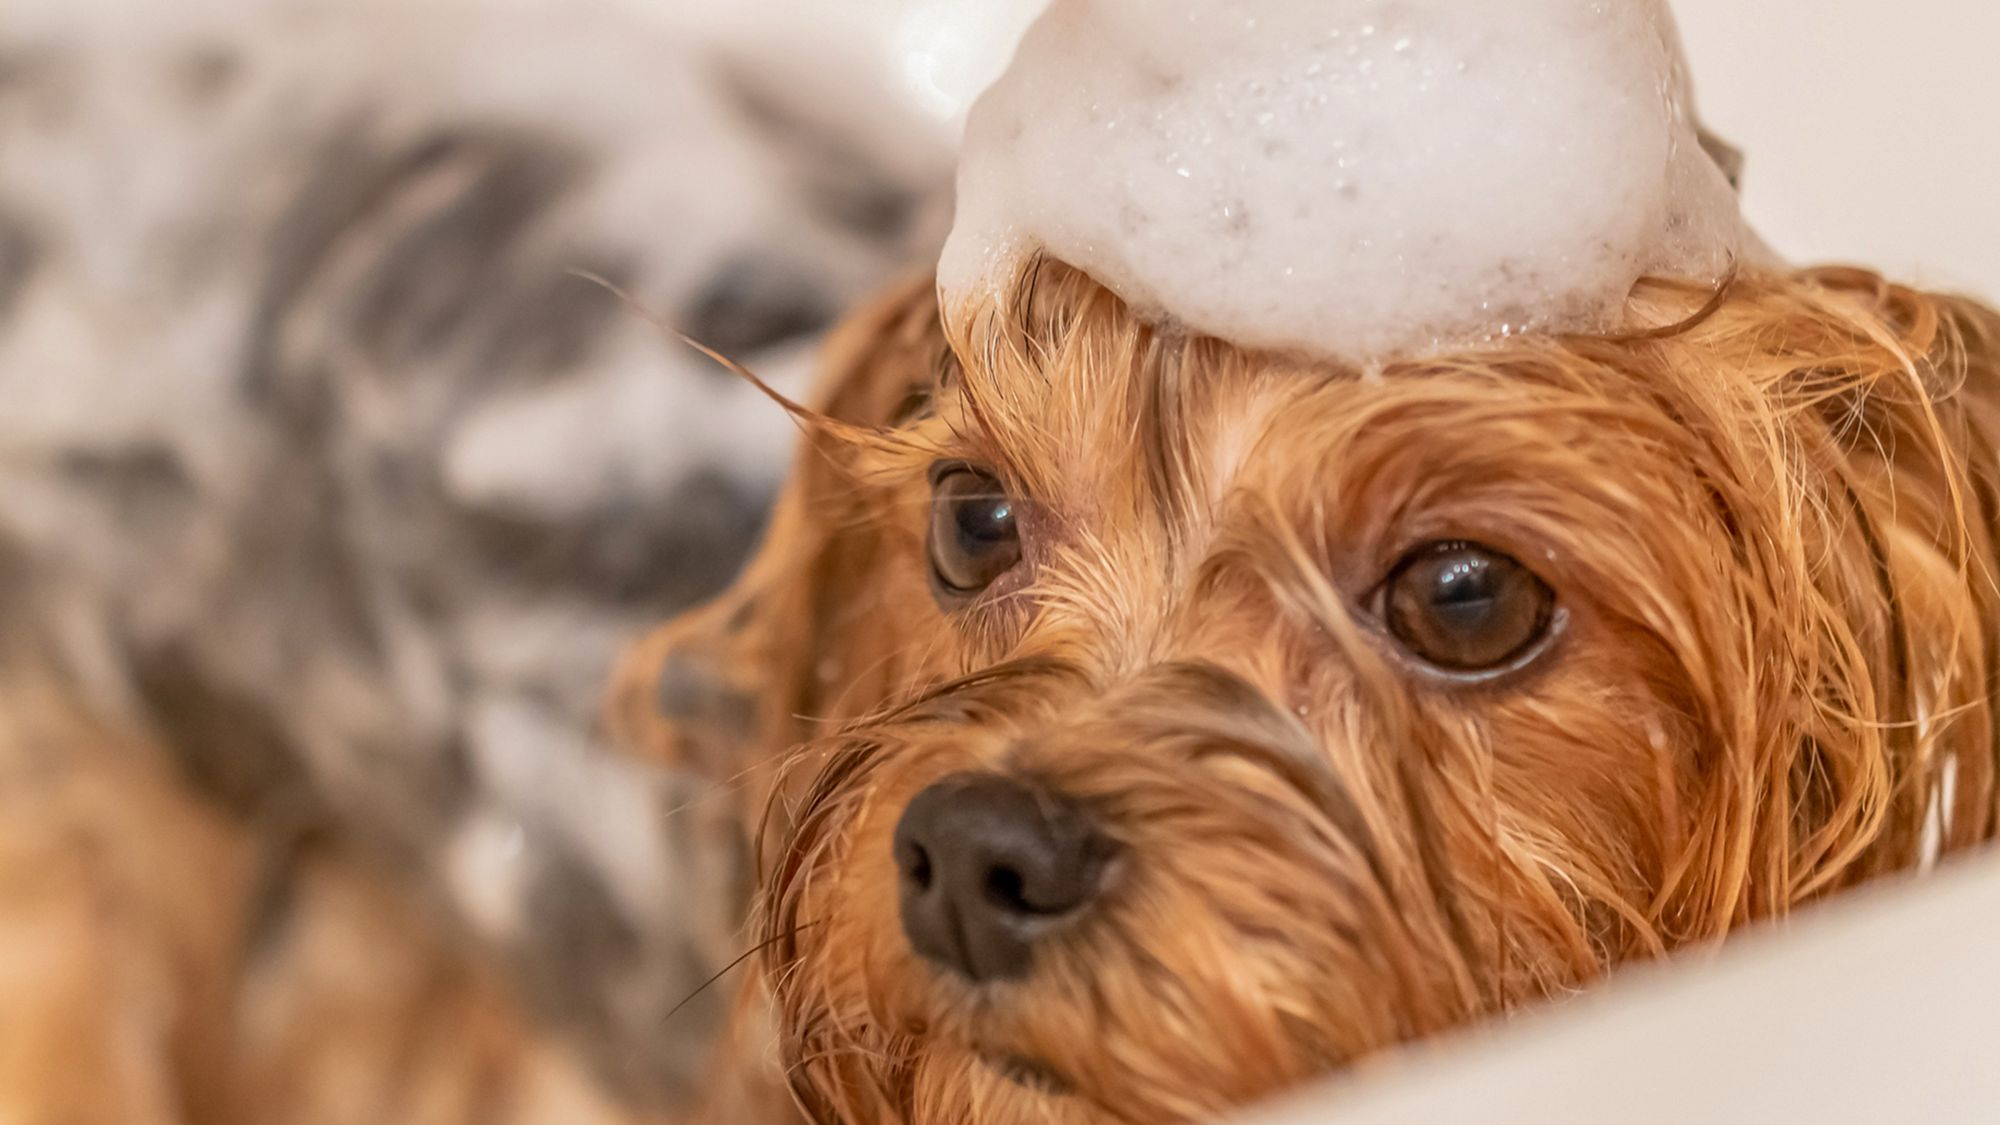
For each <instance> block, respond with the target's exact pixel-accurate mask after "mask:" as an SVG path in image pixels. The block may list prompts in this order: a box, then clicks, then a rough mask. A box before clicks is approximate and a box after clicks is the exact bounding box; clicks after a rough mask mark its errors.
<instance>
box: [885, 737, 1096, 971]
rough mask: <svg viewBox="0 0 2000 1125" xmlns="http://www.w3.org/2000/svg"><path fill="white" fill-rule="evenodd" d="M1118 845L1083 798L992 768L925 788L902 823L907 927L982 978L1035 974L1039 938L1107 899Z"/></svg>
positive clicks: (899, 850) (899, 838) (899, 863)
mask: <svg viewBox="0 0 2000 1125" xmlns="http://www.w3.org/2000/svg"><path fill="white" fill-rule="evenodd" d="M1111 854H1112V845H1111V842H1110V841H1109V840H1108V839H1106V838H1105V837H1104V836H1103V835H1102V834H1101V833H1099V832H1098V830H1097V826H1096V824H1095V823H1094V821H1093V818H1092V817H1091V815H1090V813H1089V812H1088V811H1087V810H1085V809H1084V808H1083V807H1082V806H1081V805H1079V804H1077V803H1076V802H1074V801H1071V800H1068V799H1066V798H1063V797H1059V796H1057V795H1055V794H1053V793H1048V792H1045V791H1042V790H1039V789H1034V788H1031V787H1029V786H1028V785H1026V784H1023V783H1021V782H1018V781H1012V780H1009V779H1007V778H1004V777H998V776H995V775H992V774H955V775H953V776H951V777H947V778H945V779H944V780H943V781H940V782H938V783H936V784H935V785H932V786H931V787H930V788H928V789H926V790H924V791H923V792H921V793H919V794H917V796H916V799H915V800H913V801H911V802H910V806H909V808H907V809H904V810H903V819H902V820H901V821H899V822H898V823H897V825H896V867H897V869H898V870H899V871H900V872H901V873H902V900H903V932H904V933H905V934H907V935H909V939H910V944H911V945H912V946H913V947H915V948H916V951H917V952H918V953H920V954H922V955H923V956H925V957H927V958H929V959H930V960H931V961H933V962H935V963H936V964H938V965H941V966H943V967H945V968H947V969H951V970H952V971H954V972H957V973H961V974H963V975H964V976H966V977H968V978H970V979H972V980H974V981H989V980H1004V979H1007V978H1010V977H1018V976H1021V975H1023V974H1025V973H1026V972H1027V971H1028V964H1029V962H1030V960H1031V959H1032V955H1033V953H1034V946H1035V943H1036V942H1037V941H1039V940H1041V939H1042V938H1044V937H1047V936H1048V935H1049V934H1051V933H1053V932H1054V931H1056V930H1058V929H1060V928H1061V927H1062V926H1063V925H1065V924H1066V923H1068V922H1070V921H1073V920H1074V919H1075V918H1076V917H1077V916H1079V915H1080V914H1082V913H1083V912H1084V910H1085V909H1086V908H1087V907H1088V906H1089V905H1090V903H1091V901H1092V900H1094V899H1095V898H1096V897H1097V893H1098V890H1099V888H1100V885H1101V884H1102V883H1103V881H1104V868H1105V865H1106V864H1107V863H1108V862H1109V861H1110V859H1111Z"/></svg>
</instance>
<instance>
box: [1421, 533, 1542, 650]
mask: <svg viewBox="0 0 2000 1125" xmlns="http://www.w3.org/2000/svg"><path fill="white" fill-rule="evenodd" d="M1555 603H1556V596H1555V592H1554V591H1553V590H1550V589H1549V587H1548V585H1547V583H1544V582H1543V581H1542V580H1541V579H1539V578H1537V577H1535V576H1534V574H1533V573H1531V572H1530V571H1529V570H1528V568H1527V567H1524V566H1522V565H1521V564H1520V563H1518V562H1515V561H1514V560H1513V559H1512V558H1509V557H1508V556H1506V555H1503V554H1501V553H1500V552H1498V551H1495V550H1492V549H1490V548H1487V547H1482V546H1480V545H1479V544H1477V543H1456V542H1446V543H1429V544H1426V545H1424V546H1422V547H1419V548H1417V549H1416V550H1414V551H1412V552H1410V553H1409V554H1408V555H1406V556H1404V558H1403V561H1402V562H1400V563H1398V564H1396V569H1395V570H1394V571H1393V572H1392V573H1391V574H1390V575H1389V581H1388V583H1387V584H1386V587H1385V589H1384V594H1383V601H1382V620H1383V623H1384V624H1386V625H1387V626H1388V627H1389V632H1390V633H1391V634H1393V635H1394V636H1395V638H1396V639H1397V640H1398V641H1400V642H1402V645H1403V647H1404V648H1406V649H1408V650H1409V651H1410V652H1411V653H1412V654H1414V655H1415V656H1416V657H1417V658H1419V659H1421V660H1423V661H1424V662H1426V663H1428V664H1432V665H1435V666H1437V667H1438V668H1441V669H1444V670H1445V671H1448V672H1484V671H1490V670H1493V669H1496V668H1501V667H1504V666H1506V665H1509V664H1512V663H1514V662H1516V661H1517V660H1519V659H1520V658H1522V657H1523V656H1526V655H1528V654H1529V653H1530V652H1531V650H1533V649H1534V648H1535V646H1536V645H1537V644H1538V643H1539V642H1540V641H1541V640H1542V638H1543V637H1545V636H1547V635H1548V632H1549V625H1550V622H1551V621H1552V620H1554V617H1555Z"/></svg>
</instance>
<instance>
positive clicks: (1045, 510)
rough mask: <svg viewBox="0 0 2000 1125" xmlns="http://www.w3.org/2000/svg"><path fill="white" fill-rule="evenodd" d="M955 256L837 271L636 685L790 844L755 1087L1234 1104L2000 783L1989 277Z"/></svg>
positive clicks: (1159, 1114)
mask: <svg viewBox="0 0 2000 1125" xmlns="http://www.w3.org/2000/svg"><path fill="white" fill-rule="evenodd" d="M943 312H944V315H942V316H941V315H940V310H939V308H938V302H937V298H936V295H935V291H934V290H933V288H932V287H931V286H930V285H929V283H928V282H921V283H917V284H913V285H912V286H910V287H909V288H907V289H906V290H904V291H902V292H899V293H897V294H894V295H892V296H890V297H889V298H887V299H886V300H885V301H884V302H883V303H882V304H880V305H879V306H877V307H876V308H874V309H873V310H871V311H869V312H867V313H865V314H864V315H862V316H861V317H859V318H857V319H856V321H855V322H854V323H852V324H851V325H850V326H849V327H848V329H847V330H846V334H845V336H844V337H842V338H841V339H840V340H839V341H838V342H837V344H836V349H835V354H834V356H833V361H832V363H831V364H830V367H829V370H828V372H827V376H826V383H825V385H824V387H823V389H822V395H821V397H820V399H819V400H818V401H817V403H816V404H815V405H814V406H813V408H811V409H806V408H802V407H801V408H795V411H796V413H797V415H798V417H799V418H800V420H801V422H802V424H803V426H804V428H805V429H806V431H807V433H808V435H809V439H808V442H807V445H806V448H805V449H804V451H803V452H802V453H801V454H800V457H799V462H798V465H797V466H796V468H795V471H794V475H793V477H792V479H791V481H790V483H789V485H788V489H787V491H786V493H785V494H784V496H783V499H782V501H781V503H780V506H779V509H778V513H777V515H776V517H775V520H774V523H773V525H772V527H771V529H770V531H769V534H768V537H767V539H766V542H765V543H764V546H763V548H762V550H761V553H760V554H759V555H757V556H756V558H755V559H754V561H753V562H752V563H751V565H750V567H749V569H748V570H747V571H746V573H745V574H744V575H743V577H742V578H741V579H740V580H739V582H738V583H737V585H736V587H735V588H734V589H733V590H732V591H731V592H729V593H728V594H726V595H725V596H724V597H723V598H722V599H721V600H720V601H718V602H716V603H715V604H713V605H711V606H710V607H709V608H707V609H705V610H702V611H699V612H697V613H695V614H693V615H691V616H689V617H687V618H684V619H682V620H679V621H677V622H674V623H672V624H670V625H668V626H667V627H666V628H664V629H663V630H662V631H661V632H660V633H659V634H657V635H656V636H655V637H653V638H652V639H651V640H649V641H648V642H646V643H645V644H643V645H642V646H641V647H639V648H638V649H637V650H635V651H634V652H633V653H632V654H631V655H630V657H629V658H628V660H627V662H626V665H625V669H624V672H623V675H622V678H621V682H620V685H619V687H618V690H617V691H616V693H615V695H614V704H613V718H614V720H615V725H616V726H618V727H619V728H620V729H621V730H622V732H623V734H624V736H625V737H626V738H627V740H628V741H631V742H633V743H635V744H637V745H639V746H641V747H643V748H645V749H646V750H648V751H649V752H650V753H652V754H654V755H655V756H657V757H662V758H666V759H669V760H672V761H674V762H677V763H680V764H685V765H694V766H698V767H700V768H703V769H705V770H707V771H708V772H709V773H711V775H713V776H716V777H718V778H724V779H729V780H730V781H732V782H733V784H732V785H731V786H730V788H729V789H728V790H727V792H728V793H730V794H732V795H733V796H732V798H731V799H733V800H734V801H735V802H736V804H735V807H736V809H737V810H738V812H740V813H741V815H742V816H743V818H744V821H745V823H746V824H747V825H750V826H752V827H753V831H752V832H751V833H750V835H751V836H752V837H753V838H754V839H755V841H756V842H757V844H758V845H759V847H760V859H759V861H758V872H759V876H760V880H761V883H760V891H759V907H760V908H759V911H758V916H757V919H756V921H755V924H754V926H753V931H752V933H751V934H750V937H749V939H748V940H747V941H746V946H748V947H754V948H756V949H757V950H758V951H759V955H758V957H757V959H756V960H755V961H754V962H753V963H754V965H755V977H756V979H755V980H753V981H752V982H751V983H750V984H749V985H747V986H746V987H745V989H744V992H743V1011H742V1012H741V1013H740V1015H741V1017H742V1023H743V1028H744V1029H746V1030H745V1031H744V1036H745V1041H746V1042H747V1043H748V1044H749V1046H747V1047H745V1048H744V1054H745V1059H744V1060H743V1061H744V1066H743V1067H742V1068H741V1069H742V1070H743V1071H744V1074H741V1075H738V1076H737V1077H735V1078H732V1079H729V1080H727V1082H728V1084H729V1085H730V1087H731V1092H728V1093H725V1094H722V1095H719V1096H720V1097H722V1098H723V1099H725V1102H724V1104H727V1099H729V1098H735V1097H739V1096H742V1095H741V1093H740V1091H741V1090H742V1089H751V1088H754V1087H755V1086H756V1085H757V1083H758V1082H759V1081H761V1080H769V1081H773V1082H779V1083H782V1084H784V1085H786V1086H789V1089H790V1092H791V1093H792V1095H793V1096H794V1097H795V1099H796V1102H797V1104H798V1105H799V1106H800V1107H801V1108H802V1110H803V1111H804V1113H805V1115H806V1116H807V1117H808V1118H810V1119H812V1120H814V1121H817V1122H855V1123H859V1122H927V1123H944V1122H964V1121H978V1122H1031V1121H1037V1122H1038V1121H1061V1122H1075V1123H1081V1122H1107V1121H1163V1120H1185V1119H1196V1118H1205V1117H1208V1116H1210V1115H1212V1114H1214V1113H1216V1112H1219V1111H1223V1110H1226V1109H1228V1108H1230V1107H1233V1106H1237V1105H1241V1104H1244V1103H1246V1102H1248V1101H1251V1100H1253V1099H1256V1098H1259V1097H1261V1096H1264V1095H1266V1094H1269V1093H1271V1092H1273V1091H1276V1090H1279V1089H1282V1088H1284V1087H1287V1086H1289V1085H1292V1084H1295V1083H1298V1082H1301V1081H1303V1080H1306V1079H1308V1078H1310V1077H1312V1076H1314V1075H1318V1074H1323V1073H1326V1072H1328V1071H1331V1070H1334V1069H1337V1068H1340V1067H1343V1066H1347V1065H1349V1064H1351V1063H1354V1062H1355V1061H1356V1060H1359V1059H1362V1058H1364V1057H1366V1056H1368V1055H1369V1054H1370V1053H1371V1052H1376V1051H1379V1050H1381V1049H1382V1048H1385V1047H1388V1046H1391V1045H1393V1044H1397V1043H1401V1042H1405V1041H1408V1040H1412V1039H1415V1038H1419V1037H1423V1036H1427V1035H1430V1034H1433V1033H1436V1032H1438V1031H1441V1030H1443V1029H1447V1028H1451V1027H1454V1026H1459V1025H1463V1024H1466V1023H1468V1022H1470V1021H1475V1020H1478V1019H1481V1018H1483V1017H1487V1016H1491V1015H1493V1014H1495V1013H1500V1012H1505V1011H1508V1010H1512V1009H1516V1008H1519V1007H1521V1006H1524V1005H1531V1004H1535V1003H1539V1002H1543V1001H1547V1000H1550V999H1552V998H1556V997H1561V996H1565V995H1568V994H1570V993H1572V992H1574V991H1575V990H1578V989H1581V988H1585V987H1587V986H1589V985H1591V984H1593V983H1594V982H1597V981H1599V980H1601V979H1603V978H1604V977H1605V976H1606V974H1607V973H1609V972H1611V971H1612V970H1613V969H1615V968H1616V967H1617V966H1619V965H1621V964H1625V963H1628V962H1634V961H1642V960H1648V959H1654V958H1658V957H1661V956H1663V955H1668V954H1672V953H1673V952H1675V951H1676V950H1680V949H1683V948H1687V947H1690V946H1695V945H1701V944H1704V943H1713V942H1714V941H1716V940H1717V939H1720V938H1722V937H1724V936H1725V935H1727V934H1729V933H1731V932H1732V931H1734V930H1736V929H1738V928H1740V927H1743V926H1746V925H1750V924H1753V923H1756V922H1759V921H1760V920H1766V919H1771V918H1776V917H1779V916H1782V915H1785V914H1786V913H1788V912H1790V911H1792V910H1794V909H1796V908H1798V907H1800V906H1801V905H1803V904H1807V903H1810V902H1813V901H1815V900H1818V899H1821V898H1823V897H1825V896H1827V895H1829V894H1833V893H1837V892H1839V891H1840V890H1842V889H1844V888H1847V887H1850V886H1852V885H1854V884H1856V883H1859V882H1861V881H1863V880H1866V879H1868V878H1870V877H1872V876H1876V875H1879V874H1882V873H1885V872H1892V871H1900V870H1905V869H1912V868H1919V867H1922V866H1924V865H1927V864H1928V863H1930V862H1932V861H1934V860H1935V859H1936V858H1937V857H1938V856H1939V855H1941V854H1944V853H1947V852H1950V851H1951V850H1953V849H1957V848H1962V847H1965V846H1968V845H1971V844H1974V843H1976V842H1979V841H1983V840H1986V839H1988V838H1990V837H1991V836H1992V835H1993V834H1994V832H1995V827H1996V793H2000V784H1996V743H1995V735H1996V731H1995V726H1994V716H1993V712H1992V706H1993V703H1992V701H1993V677H1994V675H1995V674H1996V671H2000V656H1996V652H1995V644H1996V641H2000V602H1996V587H1995V575H1996V570H1995V564H1996V558H1997V557H2000V555H1996V541H1995V531H1996V528H2000V495H1996V491H1995V489H1996V486H2000V465H1996V462H1995V453H1994V449H1995V440H1996V438H1997V437H2000V413H1996V410H2000V318H1996V317H1995V316H1994V314H1992V313H1991V312H1988V311H1986V310H1983V309H1981V308H1980V307H1978V306H1976V305H1974V304H1971V303H1969V302H1965V301H1962V300H1958V299H1953V298H1948V297H1942V296H1935V295H1930V294H1925V293H1919V292H1916V291H1913V290H1910V289H1906V288H1901V287H1898V286H1895V285H1892V284H1889V283H1887V282H1885V281H1883V280H1882V279H1880V278H1878V277H1876V276H1874V275H1872V274H1869V273H1865V272H1860V271H1853V270H1834V269H1827V270H1811V271H1802V272H1796V273H1780V272H1767V271H1745V272H1743V273H1741V274H1739V275H1738V276H1735V277H1733V278H1732V279H1730V280H1729V281H1728V282H1727V283H1726V284H1724V285H1723V286H1721V287H1720V288H1719V289H1711V288H1700V287H1695V286H1690V285H1683V284H1679V283H1675V282H1669V281H1662V280H1648V281H1644V282H1642V283H1641V284H1640V285H1639V286H1637V287H1636V288H1635V290H1634V291H1633V292H1632V294H1631V296H1630V299H1629V302H1628V307H1627V309H1626V314H1625V327H1624V328H1623V329H1622V330H1621V331H1620V332H1618V333H1616V334H1611V335H1597V336H1527V337H1516V338H1511V339H1506V340H1501V341H1495V342H1492V343H1491V344H1489V345H1487V346H1483V347H1479V348H1474V349H1469V350H1465V351H1462V352H1455V353H1450V354H1441V355H1433V356H1427V357H1421V358H1412V359H1407V360H1400V361H1395V362H1390V363H1387V364H1385V365H1383V366H1381V367H1379V368H1375V369H1369V370H1355V369H1349V368H1345V367H1342V366H1340V365H1337V364H1329V363H1325V362H1317V361H1312V360H1307V359H1301V358H1298V357H1294V356H1289V355H1283V354H1272V353H1260V352H1251V351H1245V350H1242V349H1239V348H1236V347H1234V346H1232V345H1230V344H1227V343H1225V342H1222V341H1219V340H1215V339H1210V338H1203V337H1200V336H1195V335H1189V334H1183V333H1178V332H1176V331H1174V330H1172V329H1171V328H1168V327H1162V326H1160V325H1157V324H1155V323H1151V322H1149V321H1148V320H1147V319H1145V318H1142V317H1140V316H1138V315H1135V314H1134V312H1133V311H1132V310H1130V309H1128V308H1127V307H1126V306H1125V305H1124V304H1123V303H1122V302H1121V301H1120V300H1119V299H1118V298H1117V297H1115V296H1114V295H1113V294H1112V293H1110V292H1109V291H1107V290H1106V289H1104V288H1102V287H1101V286H1099V285H1097V284H1096V283H1095V282H1093V281H1092V280H1091V279H1090V278H1088V277H1087V276H1085V275H1083V274H1082V273H1080V272H1077V271H1075V270H1071V269H1069V268H1066V267H1064V266H1063V265H1061V264H1060V263H1055V262H1040V263H1036V264H1034V265H1033V266H1032V267H1031V268H1029V269H1028V270H1027V271H1026V272H1024V273H1023V274H1022V275H1021V276H1020V277H1019V278H1018V279H1017V280H1016V282H1015V283H1014V284H1013V285H1012V286H1011V288H1009V289H1008V290H1007V291H1006V292H1005V293H1004V294H1002V295H1000V296H997V297H995V298H993V299H992V300H991V301H990V302H985V303H980V304H977V305H973V306H970V307H959V308H951V309H946V310H943ZM766 1020H769V1021H771V1027H770V1034H772V1035H774V1036H775V1041H776V1046H777V1051H776V1061H777V1062H778V1063H779V1069H778V1070H777V1071H775V1072H773V1073H772V1074H770V1075H767V1076H765V1077H764V1078H763V1079H760V1078H759V1077H758V1076H757V1075H756V1072H757V1070H758V1068H759V1067H760V1065H762V1063H763V1062H764V1060H765V1059H766V1058H768V1057H769V1055H770V1052H769V1050H768V1045H767V1044H760V1043H759V1042H758V1039H757V1036H758V1034H759V1028H760V1027H761V1026H762V1024H763V1023H764V1021H766ZM718 1112H720V1111H718ZM717 1119H721V1118H720V1117H718V1118H717Z"/></svg>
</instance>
